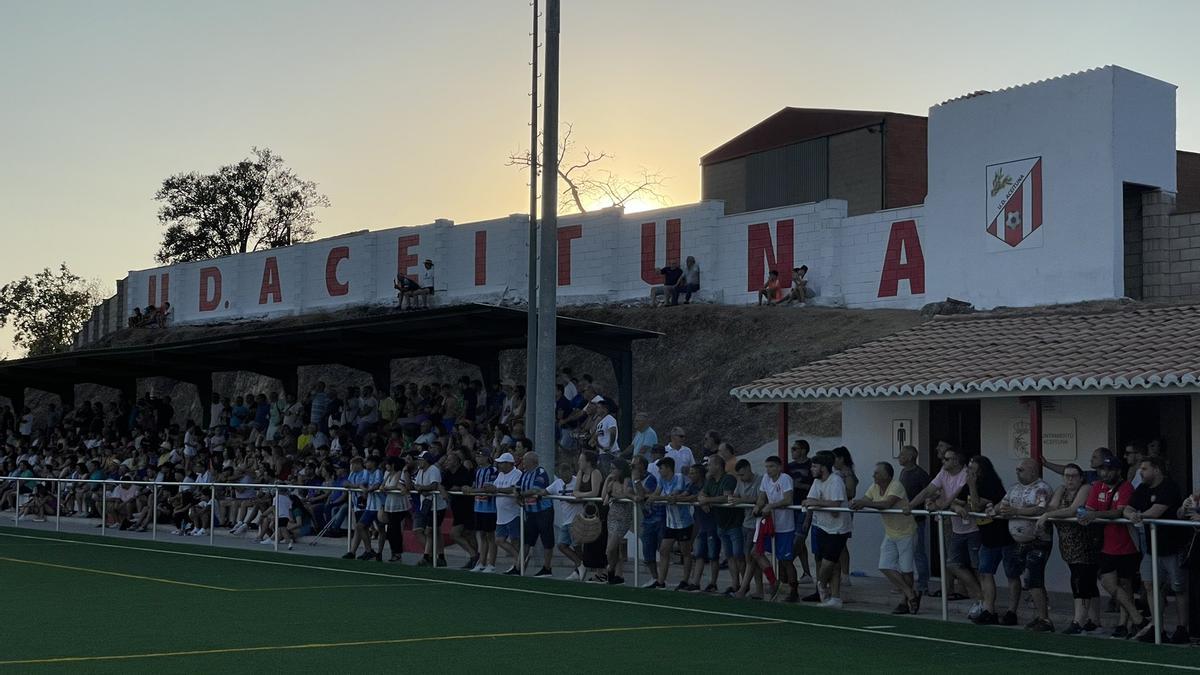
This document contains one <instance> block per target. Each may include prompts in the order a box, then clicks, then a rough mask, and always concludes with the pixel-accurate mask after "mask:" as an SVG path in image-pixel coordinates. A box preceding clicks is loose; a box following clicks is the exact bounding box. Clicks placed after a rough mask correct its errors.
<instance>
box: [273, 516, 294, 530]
mask: <svg viewBox="0 0 1200 675" xmlns="http://www.w3.org/2000/svg"><path fill="white" fill-rule="evenodd" d="M275 522H276V523H278V524H279V528H280V529H282V530H286V529H287V526H288V523H289V522H290V520H289V519H288V518H279V519H278V520H276V521H275Z"/></svg>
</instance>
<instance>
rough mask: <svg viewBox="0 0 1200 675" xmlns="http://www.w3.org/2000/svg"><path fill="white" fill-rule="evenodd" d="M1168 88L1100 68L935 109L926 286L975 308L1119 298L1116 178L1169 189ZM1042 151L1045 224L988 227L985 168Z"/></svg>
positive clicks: (1171, 129) (1172, 101) (1170, 98)
mask: <svg viewBox="0 0 1200 675" xmlns="http://www.w3.org/2000/svg"><path fill="white" fill-rule="evenodd" d="M1174 111H1175V92H1174V88H1173V87H1172V86H1171V85H1167V84H1165V83H1162V82H1158V81H1157V80H1152V79H1151V78H1147V77H1145V76H1143V75H1139V74H1137V73H1133V72H1131V71H1127V70H1124V69H1122V68H1117V67H1106V68H1099V69H1096V70H1090V71H1086V72H1083V73H1077V74H1074V75H1069V76H1064V77H1059V78H1054V79H1051V80H1044V81H1041V82H1036V83H1033V84H1027V85H1023V86H1019V87H1013V88H1010V89H1004V90H1001V91H998V92H994V93H991V94H986V95H982V96H976V97H972V98H967V99H963V100H957V101H952V102H948V103H944V104H942V105H939V106H934V107H933V108H931V109H930V111H929V197H928V199H927V200H926V213H925V230H926V232H925V236H924V238H923V243H924V244H925V247H926V250H927V251H928V257H929V259H930V260H936V261H937V262H936V264H931V265H930V266H929V293H930V295H931V296H932V297H938V298H940V297H944V296H947V295H949V296H954V297H958V298H961V299H964V300H968V301H970V302H972V303H975V304H976V305H977V306H981V307H994V306H997V305H1016V306H1022V305H1031V304H1039V303H1054V302H1074V301H1079V300H1088V299H1095V298H1111V297H1119V296H1121V295H1122V294H1123V291H1124V288H1123V286H1124V280H1123V274H1122V265H1121V259H1122V208H1121V181H1122V180H1137V181H1138V182H1141V183H1143V184H1146V185H1150V186H1154V187H1161V188H1163V189H1169V190H1174V185H1175V154H1174V147H1175V146H1174V133H1175V131H1174V130H1175V126H1174V115H1175V112H1174ZM1032 157H1041V159H1042V186H1043V202H1042V204H1043V223H1042V226H1041V227H1040V228H1039V229H1038V230H1037V231H1035V232H1034V233H1033V234H1032V235H1031V236H1029V237H1028V238H1027V239H1026V240H1024V241H1022V242H1021V244H1020V245H1018V246H1016V247H1010V246H1008V245H1005V244H1003V243H1001V242H999V241H998V240H996V238H995V237H993V236H991V235H990V234H988V233H987V232H986V231H985V228H986V227H987V224H988V220H989V218H988V215H987V212H986V209H985V202H986V200H987V199H988V194H989V185H990V174H989V171H988V166H989V165H995V164H998V163H1002V162H1008V161H1012V160H1019V159H1022V158H1032Z"/></svg>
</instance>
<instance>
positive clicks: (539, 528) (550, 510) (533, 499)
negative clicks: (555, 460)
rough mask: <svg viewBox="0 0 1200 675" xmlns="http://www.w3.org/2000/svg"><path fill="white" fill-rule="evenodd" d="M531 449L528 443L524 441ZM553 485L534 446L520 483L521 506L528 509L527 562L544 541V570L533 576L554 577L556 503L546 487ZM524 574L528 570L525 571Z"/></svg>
mask: <svg viewBox="0 0 1200 675" xmlns="http://www.w3.org/2000/svg"><path fill="white" fill-rule="evenodd" d="M522 442H523V443H526V445H527V446H528V441H522ZM549 486H550V474H548V473H546V470H545V469H543V468H542V467H541V466H538V456H537V453H536V452H534V451H533V448H532V446H529V449H528V450H526V452H525V454H524V455H522V456H521V480H520V481H519V482H518V483H517V487H518V489H519V490H520V495H521V506H522V508H523V509H525V541H524V542H522V543H523V544H524V546H525V561H526V564H528V562H529V554H530V553H532V552H533V544H534V543H535V542H536V541H537V540H538V539H539V538H541V540H542V569H540V570H538V571H537V572H536V573H535V574H534V575H533V576H535V577H548V576H550V575H551V574H552V572H551V570H550V565H551V564H552V562H551V561H552V559H553V557H554V504H553V502H552V501H551V500H550V499H549V498H547V497H546V495H547V494H549V493H547V492H546V488H547V487H549ZM521 572H522V573H523V572H524V570H521Z"/></svg>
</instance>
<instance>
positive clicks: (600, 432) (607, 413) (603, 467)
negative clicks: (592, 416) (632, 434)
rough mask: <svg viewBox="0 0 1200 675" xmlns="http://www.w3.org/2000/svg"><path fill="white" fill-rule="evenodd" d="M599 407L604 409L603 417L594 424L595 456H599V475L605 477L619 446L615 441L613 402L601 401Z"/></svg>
mask: <svg viewBox="0 0 1200 675" xmlns="http://www.w3.org/2000/svg"><path fill="white" fill-rule="evenodd" d="M600 405H601V407H603V408H604V416H603V417H601V418H600V421H599V422H597V423H596V429H595V437H596V454H597V455H599V460H600V461H599V467H598V468H599V469H600V473H601V474H603V475H605V476H607V475H608V472H609V470H610V469H612V460H613V459H615V458H616V455H617V452H618V451H620V449H621V445H620V443H619V442H618V440H617V418H615V417H613V407H614V404H613V402H612V401H610V400H608V399H603V400H602V401H601V402H600Z"/></svg>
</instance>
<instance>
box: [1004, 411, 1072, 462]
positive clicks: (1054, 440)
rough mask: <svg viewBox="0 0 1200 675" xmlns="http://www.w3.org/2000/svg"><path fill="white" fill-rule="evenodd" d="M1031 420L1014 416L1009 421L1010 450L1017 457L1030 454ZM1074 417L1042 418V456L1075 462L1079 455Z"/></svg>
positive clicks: (1024, 457) (1022, 457)
mask: <svg viewBox="0 0 1200 675" xmlns="http://www.w3.org/2000/svg"><path fill="white" fill-rule="evenodd" d="M1031 437H1032V435H1031V434H1030V427H1029V420H1028V419H1025V418H1012V419H1010V420H1009V421H1008V452H1009V455H1011V456H1012V457H1013V458H1015V459H1026V458H1028V457H1029V456H1030V439H1031ZM1077 454H1078V444H1077V441H1076V436H1075V418H1074V417H1043V418H1042V457H1044V458H1045V459H1048V460H1050V461H1053V462H1073V461H1075V460H1076V459H1077V458H1078V457H1077Z"/></svg>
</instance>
